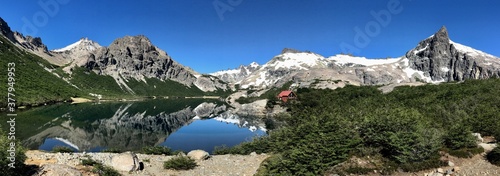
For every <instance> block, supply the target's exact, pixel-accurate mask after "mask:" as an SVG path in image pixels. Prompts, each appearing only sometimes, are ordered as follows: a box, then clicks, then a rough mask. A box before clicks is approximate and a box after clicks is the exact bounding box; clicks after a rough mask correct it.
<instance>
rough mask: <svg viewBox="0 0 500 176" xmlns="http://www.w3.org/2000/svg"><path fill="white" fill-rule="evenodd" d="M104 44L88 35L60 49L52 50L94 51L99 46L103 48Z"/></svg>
mask: <svg viewBox="0 0 500 176" xmlns="http://www.w3.org/2000/svg"><path fill="white" fill-rule="evenodd" d="M101 47H102V46H101V45H99V43H97V42H95V41H92V40H89V39H88V38H87V37H83V38H81V39H80V40H78V41H77V42H75V43H73V44H71V45H68V46H66V47H64V48H60V49H55V50H52V51H53V52H65V51H72V52H80V51H87V52H89V51H94V50H96V49H98V48H101Z"/></svg>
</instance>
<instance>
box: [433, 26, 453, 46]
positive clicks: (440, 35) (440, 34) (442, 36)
mask: <svg viewBox="0 0 500 176" xmlns="http://www.w3.org/2000/svg"><path fill="white" fill-rule="evenodd" d="M434 37H435V38H436V39H437V40H438V41H444V42H446V41H449V40H450V37H449V36H448V30H447V29H446V26H442V27H441V29H439V31H437V32H436V34H434Z"/></svg>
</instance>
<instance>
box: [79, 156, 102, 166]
mask: <svg viewBox="0 0 500 176" xmlns="http://www.w3.org/2000/svg"><path fill="white" fill-rule="evenodd" d="M80 162H81V163H82V165H84V166H93V165H95V164H98V163H97V161H95V160H93V159H90V158H87V159H81V160H80Z"/></svg>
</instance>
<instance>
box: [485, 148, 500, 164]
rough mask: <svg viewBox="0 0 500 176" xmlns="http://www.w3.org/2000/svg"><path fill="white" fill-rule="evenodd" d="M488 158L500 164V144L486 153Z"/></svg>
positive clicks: (493, 162)
mask: <svg viewBox="0 0 500 176" xmlns="http://www.w3.org/2000/svg"><path fill="white" fill-rule="evenodd" d="M486 159H487V160H488V161H489V162H490V163H491V164H494V165H497V166H500V146H499V147H496V148H494V149H493V150H492V151H490V152H488V154H486Z"/></svg>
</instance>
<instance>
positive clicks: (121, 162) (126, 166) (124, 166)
mask: <svg viewBox="0 0 500 176" xmlns="http://www.w3.org/2000/svg"><path fill="white" fill-rule="evenodd" d="M110 166H111V167H113V168H114V169H116V170H118V171H124V172H131V171H136V170H139V167H140V164H139V158H137V155H136V154H135V153H132V152H125V153H122V154H119V155H116V156H114V157H113V158H112V159H111V165H110Z"/></svg>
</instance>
